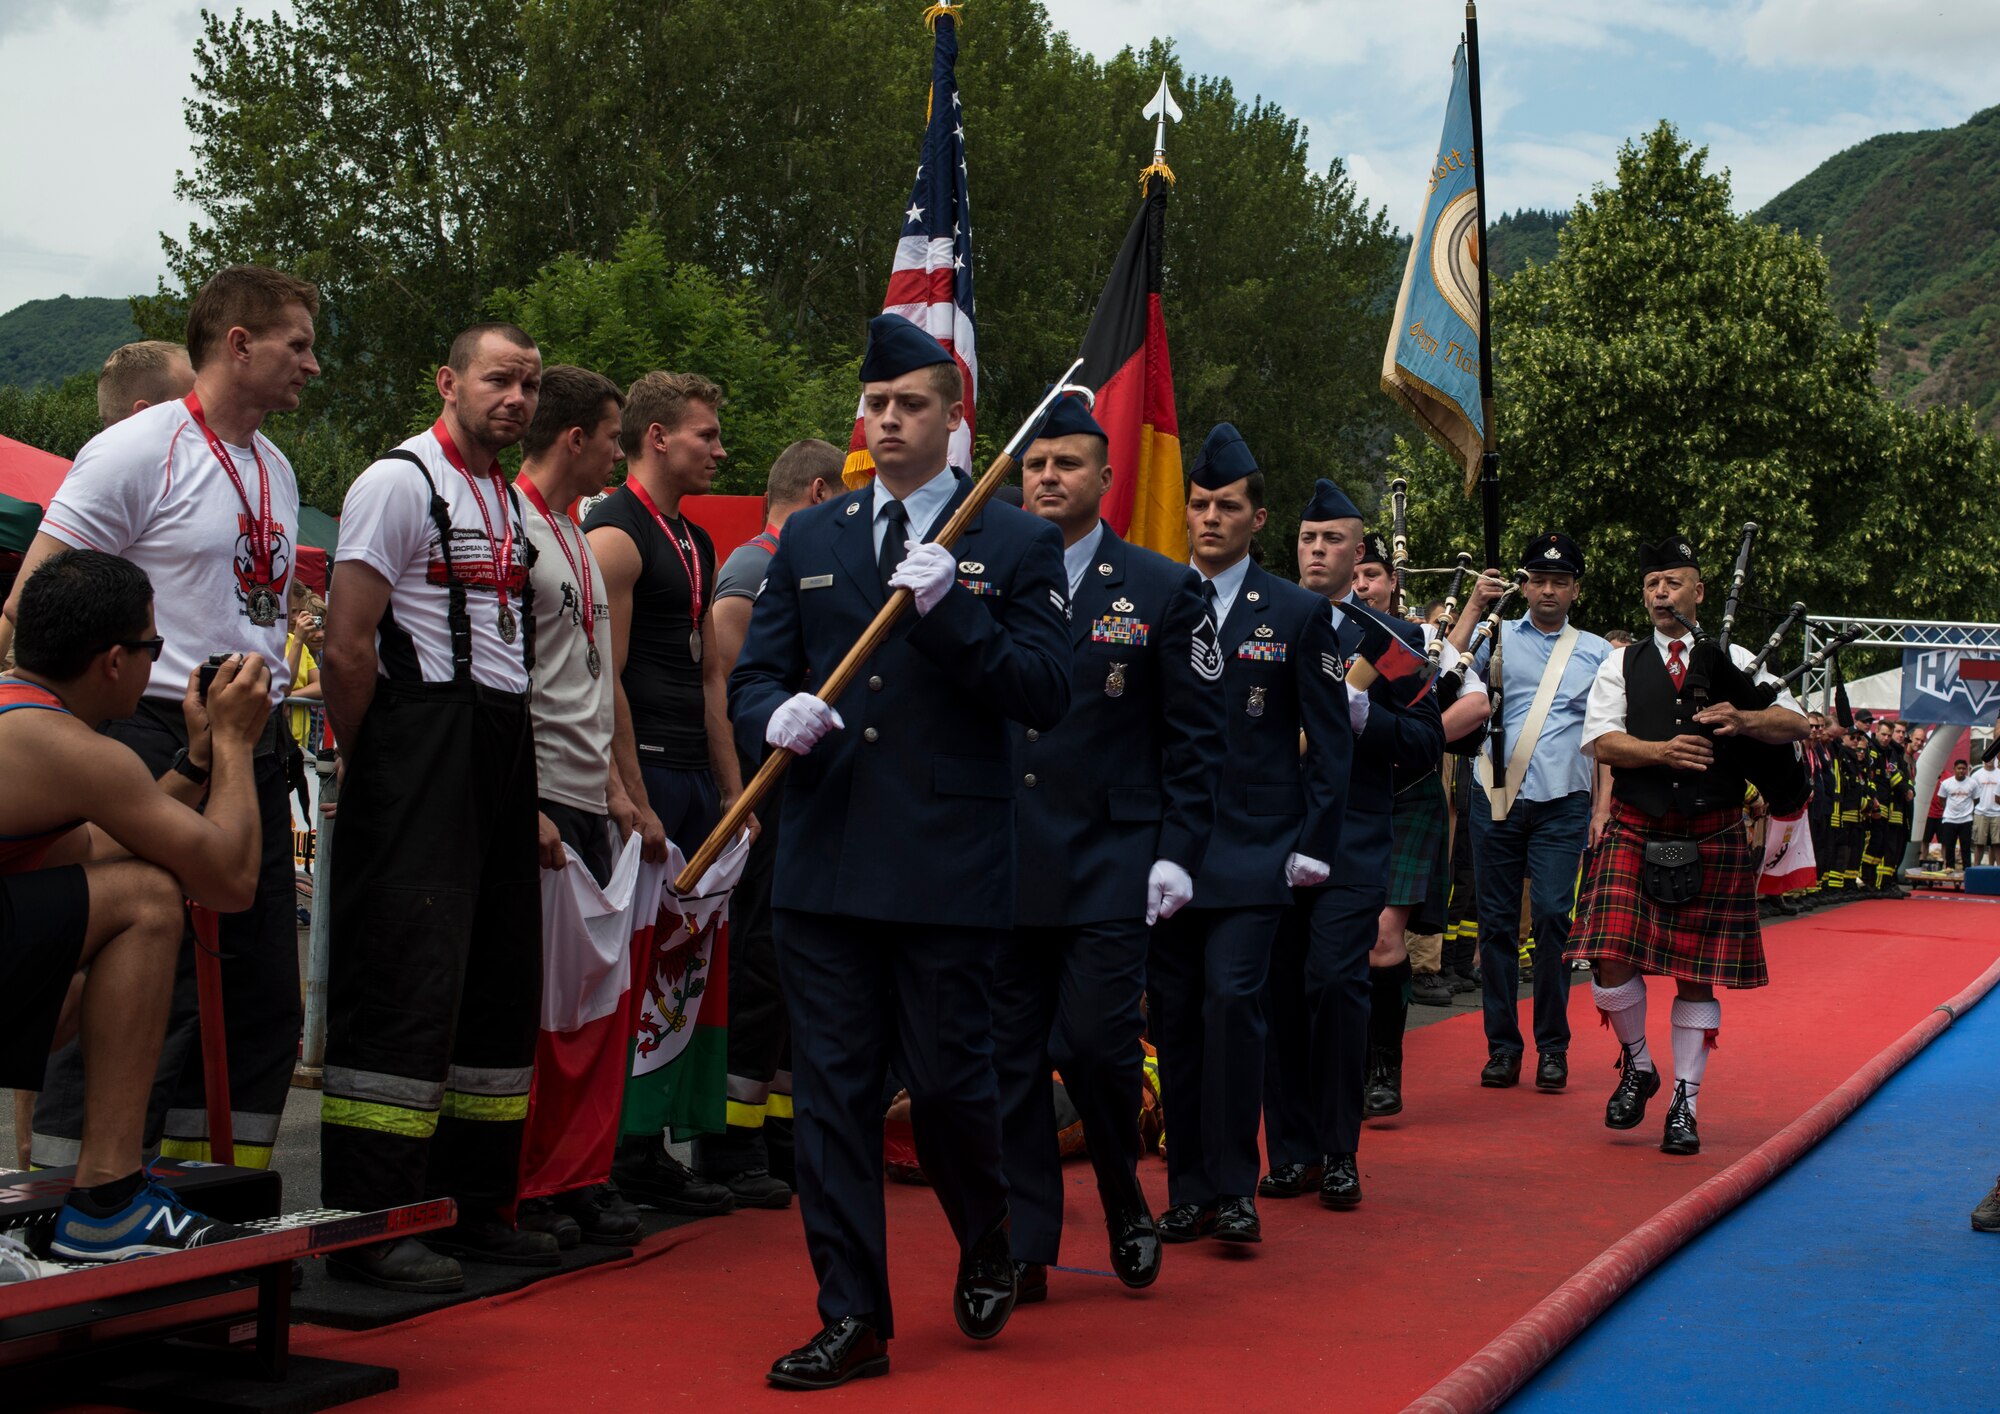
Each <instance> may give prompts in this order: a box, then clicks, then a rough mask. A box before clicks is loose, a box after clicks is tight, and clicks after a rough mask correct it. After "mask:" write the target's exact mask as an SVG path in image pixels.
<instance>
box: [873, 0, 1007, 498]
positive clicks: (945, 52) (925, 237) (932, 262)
mask: <svg viewBox="0 0 2000 1414" xmlns="http://www.w3.org/2000/svg"><path fill="white" fill-rule="evenodd" d="M956 9H957V7H956V6H955V5H947V4H938V5H934V6H932V7H931V10H930V12H928V13H930V14H931V15H932V28H933V30H934V31H935V33H936V35H937V47H936V49H935V51H934V52H933V55H932V58H931V105H930V122H929V123H928V124H927V125H926V126H925V128H924V151H923V157H922V159H921V160H920V161H919V162H918V164H917V179H916V181H915V183H914V184H913V185H912V186H911V189H910V204H909V206H908V207H907V208H906V209H905V210H904V212H903V222H902V231H901V233H900V234H899V235H898V237H897V240H896V264H895V268H894V269H893V270H891V271H890V274H889V293H888V295H887V296H886V297H884V299H883V301H882V311H883V313H885V314H900V315H902V316H903V317H904V318H905V319H908V320H909V321H910V322H911V323H913V324H915V325H917V326H918V327H919V328H921V329H923V330H925V331H927V332H928V333H929V334H930V336H931V337H932V338H934V339H936V340H937V341H938V342H939V343H941V344H943V345H944V346H945V347H946V348H948V349H950V350H951V353H952V357H953V358H955V359H956V360H957V361H958V367H959V372H960V373H962V374H964V376H965V421H964V422H963V423H961V424H960V425H959V429H958V431H956V432H954V433H953V434H952V438H951V464H952V465H953V466H957V467H965V468H968V469H969V468H970V467H971V465H972V421H973V405H974V401H975V394H976V392H977V389H978V386H979V358H978V353H977V351H976V346H975V344H974V342H973V337H972V200H971V198H970V197H969V196H967V194H966V189H965V176H966V173H965V127H964V125H963V124H962V123H961V122H960V117H961V110H960V108H959V102H958V74H957V67H958V25H957V21H956V18H955V15H954V12H955V10H956ZM874 471H875V463H874V461H873V459H871V458H870V457H869V455H868V443H867V439H866V438H865V437H864V436H863V428H862V422H861V415H860V413H859V411H858V410H857V412H856V413H855V417H854V436H853V439H852V440H851V441H849V443H848V453H847V467H846V480H847V483H848V485H850V486H859V485H861V484H862V483H863V482H865V481H866V480H867V479H868V478H869V477H870V476H872V475H874Z"/></svg>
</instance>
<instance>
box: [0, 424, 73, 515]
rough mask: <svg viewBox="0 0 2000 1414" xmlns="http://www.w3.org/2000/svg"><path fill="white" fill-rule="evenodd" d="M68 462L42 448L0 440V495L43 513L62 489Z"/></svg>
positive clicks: (3, 438) (12, 440)
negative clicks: (22, 502)
mask: <svg viewBox="0 0 2000 1414" xmlns="http://www.w3.org/2000/svg"><path fill="white" fill-rule="evenodd" d="M68 470H69V461H68V459H67V458H65V457H59V456H57V455H55V454H54V453H53V452H45V451H43V450H42V449H41V448H40V447H31V446H29V445H28V444H27V443H26V442H16V441H15V440H14V439H13V438H12V437H0V495H6V496H12V497H13V498H14V499H15V500H17V501H32V502H34V503H35V504H36V505H38V506H40V507H41V508H42V509H43V510H47V509H48V508H49V501H50V499H51V498H52V497H54V495H55V494H56V487H58V486H60V485H62V479H63V475H64V473H66V472H67V471H68Z"/></svg>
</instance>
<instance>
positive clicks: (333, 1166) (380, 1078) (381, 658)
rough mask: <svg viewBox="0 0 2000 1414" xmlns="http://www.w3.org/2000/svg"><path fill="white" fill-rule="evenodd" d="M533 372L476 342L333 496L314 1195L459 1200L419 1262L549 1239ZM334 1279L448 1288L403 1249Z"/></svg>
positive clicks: (330, 1202)
mask: <svg viewBox="0 0 2000 1414" xmlns="http://www.w3.org/2000/svg"><path fill="white" fill-rule="evenodd" d="M541 377H542V360H541V355H540V353H539V352H537V350H536V348H535V344H534V341H533V340H532V339H530V338H529V337H528V336H527V334H525V333H523V332H522V331H521V330H520V329H517V328H515V327H514V326H513V325H511V324H479V325H474V326H473V327H472V328H470V329H468V330H466V331H465V332H464V333H462V334H460V335H459V336H458V337H457V338H456V339H454V340H453V341H452V346H451V354H450V357H449V358H448V360H447V361H446V364H445V366H444V367H443V368H440V369H439V370H438V374H437V386H438V394H439V396H440V397H442V398H443V400H444V411H443V414H442V415H441V416H440V417H439V418H438V420H437V421H436V422H435V423H433V424H432V425H431V427H430V428H429V430H427V431H424V432H420V433H418V434H417V435H416V436H415V437H412V438H410V439H409V440H408V441H406V442H404V443H403V444H402V445H401V446H400V447H398V448H396V449H395V450H394V451H391V452H390V453H388V454H387V455H386V456H384V457H382V458H381V459H380V460H378V461H376V462H375V463H374V464H373V465H371V466H369V467H368V469H367V470H365V471H363V472H362V473H361V475H360V476H359V477H358V478H356V480H355V482H354V484H353V486H351V487H350V488H348V492H347V503H346V506H345V508H344V510H343V511H342V514H341V526H340V549H339V551H338V552H337V556H336V558H337V561H338V563H337V566H336V569H335V572H334V578H333V592H332V594H331V596H330V597H329V598H328V600H327V625H326V652H325V654H324V657H323V659H322V663H321V672H322V675H323V676H322V681H323V682H324V684H325V688H326V710H327V715H328V717H329V718H330V719H331V720H332V722H333V728H334V735H335V737H336V739H337V740H338V741H339V743H340V751H341V761H340V770H341V801H340V848H339V850H338V851H337V852H336V853H335V854H334V857H333V861H332V868H331V871H330V877H329V879H328V885H329V887H330V888H331V890H332V895H333V934H334V936H335V937H336V938H338V939H339V940H340V944H339V946H338V947H336V948H335V949H334V950H333V964H332V970H331V972H330V973H329V975H328V978H327V1038H326V1078H325V1089H324V1090H323V1091H322V1093H321V1097H320V1119H321V1131H320V1193H321V1201H322V1202H324V1203H325V1204H326V1205H327V1206H328V1207H333V1208H354V1209H359V1210H361V1211H364V1212H365V1211H369V1210H372V1209H377V1208H390V1207H396V1206H398V1205H401V1204H405V1203H415V1202H418V1201H421V1200H422V1199H425V1198H434V1197H450V1198H454V1199H456V1200H457V1202H458V1210H459V1220H458V1223H457V1225H456V1226H455V1227H452V1228H449V1229H447V1230H445V1231H443V1232H441V1233H437V1234H434V1235H433V1236H432V1238H431V1239H430V1241H431V1245H432V1246H435V1247H437V1248H440V1249H442V1250H443V1252H445V1253H451V1254H454V1255H455V1256H459V1257H465V1258H469V1259H473V1260H478V1261H486V1262H498V1263H502V1264H505V1265H510V1266H550V1267H552V1266H555V1265H557V1264H558V1263H559V1261H560V1260H561V1259H560V1258H559V1257H558V1255H557V1248H556V1239H555V1238H554V1237H553V1236H551V1235H550V1234H548V1233H546V1232H527V1231H522V1230H520V1229H518V1228H516V1227H515V1226H514V1224H513V1208H514V1198H515V1194H516V1191H517V1189H518V1181H519V1175H520V1160H521V1135H522V1130H523V1127H524V1124H525V1121H526V1119H527V1114H528V1092H529V1086H530V1083H531V1081H532V1079H533V1076H534V1061H535V1040H536V1033H537V1029H538V1027H539V1023H540V1013H541V992H542V911H541V876H540V870H539V868H538V856H537V852H536V841H535V819H536V806H535V746H534V739H533V731H532V725H531V722H530V719H529V709H528V674H529V672H530V671H531V670H532V669H533V667H534V664H535V656H534V645H535V617H534V609H535V599H534V592H533V589H532V587H531V582H530V578H529V574H530V569H531V567H532V565H533V563H534V558H535V552H534V549H533V546H532V544H531V543H530V542H529V540H528V534H527V529H526V527H525V525H524V524H523V509H524V507H523V503H522V501H521V500H520V498H518V497H516V496H514V495H513V494H512V493H511V492H510V491H509V489H508V487H507V484H506V482H505V481H504V480H502V479H501V474H500V467H499V465H498V462H497V460H496V458H497V457H498V455H499V453H500V452H501V451H502V450H503V449H505V448H507V447H511V446H513V445H514V444H515V443H516V442H518V441H520V440H521V438H522V436H523V435H524V434H526V432H527V430H528V427H529V424H530V422H531V420H532V419H533V417H534V414H535V403H536V399H537V397H538V394H539V392H540V387H541ZM548 608H549V610H550V611H553V610H554V608H555V606H553V605H551V606H548ZM328 1266H329V1268H330V1270H331V1271H332V1272H333V1274H334V1275H335V1276H338V1277H342V1278H344V1279H347V1280H350V1281H361V1282H366V1283H368V1284H370V1285H373V1286H379V1287H384V1288H387V1289H389V1290H392V1291H455V1290H457V1289H459V1288H460V1287H461V1286H463V1285H464V1274H463V1272H462V1271H461V1270H460V1267H459V1264H458V1262H457V1261H455V1260H453V1256H446V1255H441V1253H440V1252H437V1251H433V1250H431V1246H426V1245H425V1244H424V1243H421V1242H418V1241H417V1240H416V1239H415V1238H402V1239H400V1240H394V1241H388V1242H381V1243H376V1244H373V1245H371V1246H367V1247H355V1248H349V1249H348V1250H347V1251H345V1252H342V1253H340V1254H339V1255H338V1256H337V1257H334V1258H330V1259H329V1260H328Z"/></svg>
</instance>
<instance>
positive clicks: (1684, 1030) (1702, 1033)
mask: <svg viewBox="0 0 2000 1414" xmlns="http://www.w3.org/2000/svg"><path fill="white" fill-rule="evenodd" d="M1721 1029H1722V1003H1721V1002H1718V1001H1714V1000H1709V1001H1705V1002H1691V1001H1689V1000H1688V999H1687V998H1686V997H1675V998H1674V1078H1675V1079H1676V1080H1680V1081H1683V1082H1685V1084H1686V1085H1687V1101H1688V1109H1690V1110H1693V1109H1695V1108H1696V1105H1695V1096H1696V1094H1697V1093H1699V1091H1700V1090H1701V1078H1702V1076H1704V1075H1705V1074H1707V1073H1708V1053H1709V1051H1710V1050H1711V1049H1713V1048H1714V1046H1715V1036H1716V1033H1717V1032H1718V1031H1720V1030H1721Z"/></svg>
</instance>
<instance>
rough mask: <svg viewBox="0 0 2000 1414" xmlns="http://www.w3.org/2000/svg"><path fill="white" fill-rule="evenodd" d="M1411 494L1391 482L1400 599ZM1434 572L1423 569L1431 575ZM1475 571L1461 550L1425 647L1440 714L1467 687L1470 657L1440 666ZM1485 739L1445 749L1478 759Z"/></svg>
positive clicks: (1472, 736) (1392, 544)
mask: <svg viewBox="0 0 2000 1414" xmlns="http://www.w3.org/2000/svg"><path fill="white" fill-rule="evenodd" d="M1409 492H1410V483H1409V482H1408V481H1406V480H1404V479H1403V478H1402V477H1400V476H1399V477H1397V478H1396V479H1395V480H1394V481H1391V482H1390V483H1389V564H1390V568H1391V569H1392V570H1394V571H1395V575H1396V592H1397V596H1398V598H1400V597H1401V595H1402V591H1403V586H1404V584H1405V583H1406V582H1407V581H1408V578H1409V573H1410V570H1409V563H1410V535H1409ZM1433 572H1434V571H1430V570H1422V571H1419V573H1423V574H1429V573H1433ZM1471 572H1472V556H1471V555H1469V554H1467V553H1466V552H1465V551H1463V550H1461V551H1459V552H1458V566H1457V568H1456V569H1454V570H1453V571H1452V576H1451V587H1450V588H1449V589H1447V590H1446V591H1445V596H1444V613H1443V615H1442V616H1441V617H1440V618H1439V619H1438V621H1437V623H1436V624H1435V625H1433V627H1432V632H1431V640H1430V643H1429V644H1428V645H1427V646H1426V647H1425V650H1424V651H1425V655H1426V673H1427V676H1428V678H1429V681H1430V682H1431V684H1432V685H1433V686H1434V688H1435V690H1436V692H1437V700H1438V711H1440V712H1443V711H1445V710H1446V709H1448V708H1449V707H1450V706H1451V704H1452V703H1454V702H1456V701H1457V700H1458V694H1459V693H1460V692H1461V691H1463V690H1464V687H1465V665H1466V664H1467V663H1469V662H1471V657H1470V655H1469V654H1468V655H1467V657H1466V658H1465V659H1464V660H1463V661H1461V662H1459V663H1457V664H1455V665H1453V668H1452V671H1450V672H1440V671H1439V670H1438V665H1439V663H1440V662H1441V660H1442V658H1443V654H1444V639H1445V635H1446V634H1448V633H1450V632H1451V629H1452V625H1453V624H1455V623H1457V622H1458V597H1459V594H1460V592H1461V591H1462V590H1463V589H1464V587H1465V577H1466V575H1468V574H1470V573H1471ZM1485 738H1486V729H1485V727H1484V725H1481V726H1478V727H1474V728H1473V729H1472V730H1471V731H1469V732H1467V733H1466V734H1465V735H1464V736H1462V737H1459V738H1458V739H1457V740H1456V741H1447V742H1446V743H1445V746H1444V749H1445V751H1446V752H1448V753H1450V754H1452V755H1455V756H1476V755H1477V754H1478V753H1479V747H1480V744H1481V743H1482V742H1483V741H1484V740H1485Z"/></svg>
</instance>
